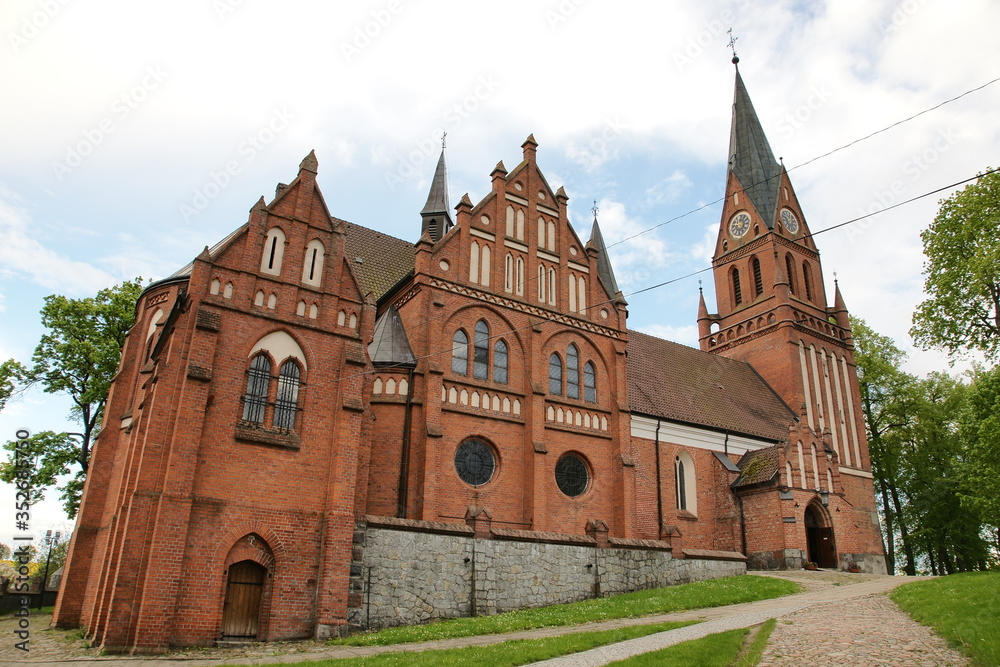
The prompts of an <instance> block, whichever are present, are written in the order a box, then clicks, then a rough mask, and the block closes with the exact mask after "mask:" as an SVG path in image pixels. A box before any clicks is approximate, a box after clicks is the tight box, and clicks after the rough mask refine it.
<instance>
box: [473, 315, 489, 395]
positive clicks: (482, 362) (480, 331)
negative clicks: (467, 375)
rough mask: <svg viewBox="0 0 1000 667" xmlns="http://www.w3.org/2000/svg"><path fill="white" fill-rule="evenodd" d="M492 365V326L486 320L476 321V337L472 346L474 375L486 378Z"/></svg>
mask: <svg viewBox="0 0 1000 667" xmlns="http://www.w3.org/2000/svg"><path fill="white" fill-rule="evenodd" d="M489 366H490V326H489V325H488V324H486V321H485V320H479V321H478V322H476V338H475V343H474V344H473V346H472V377H474V378H476V379H478V380H485V379H486V378H487V373H488V371H489Z"/></svg>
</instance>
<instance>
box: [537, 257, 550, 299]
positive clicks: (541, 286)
mask: <svg viewBox="0 0 1000 667" xmlns="http://www.w3.org/2000/svg"><path fill="white" fill-rule="evenodd" d="M547 282H548V279H547V278H546V276H545V266H544V265H542V264H539V265H538V303H545V285H546V283H547Z"/></svg>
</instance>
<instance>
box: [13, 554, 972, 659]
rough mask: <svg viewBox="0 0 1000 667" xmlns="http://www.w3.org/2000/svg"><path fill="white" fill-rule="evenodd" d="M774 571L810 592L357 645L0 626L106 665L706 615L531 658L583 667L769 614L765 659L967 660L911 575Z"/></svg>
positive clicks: (41, 647) (371, 651)
mask: <svg viewBox="0 0 1000 667" xmlns="http://www.w3.org/2000/svg"><path fill="white" fill-rule="evenodd" d="M755 574H761V573H755ZM772 576H781V577H783V578H789V579H793V580H795V581H798V582H800V583H803V584H804V585H805V586H806V588H807V590H806V591H805V592H803V593H799V594H797V595H791V596H787V597H784V598H777V599H774V600H762V601H760V602H751V603H747V604H741V605H730V606H728V607H717V608H713V609H699V610H696V611H689V612H680V613H675V614H664V615H660V616H653V617H644V618H638V619H619V620H615V621H604V622H600V623H589V624H586V625H582V626H572V627H568V628H541V629H537V630H527V631H522V632H512V633H507V634H503V635H483V636H479V637H464V638H461V639H446V640H439V641H431V642H423V643H421V644H405V645H397V646H378V647H354V646H326V645H324V644H322V643H318V642H285V643H272V644H259V645H256V646H253V647H250V648H247V649H244V650H234V649H203V650H202V649H199V650H192V651H184V652H179V653H171V654H169V655H167V656H162V657H160V656H155V657H154V656H149V657H144V658H138V657H130V656H98V655H96V652H94V651H92V650H86V649H83V648H81V647H80V646H79V644H80V642H79V640H76V641H75V642H74V641H73V639H72V636H67V634H66V633H62V632H59V631H48V630H44V629H36V628H44V619H45V617H36V618H35V619H33V621H34V623H33V629H32V643H31V646H32V650H31V652H30V653H29V654H27V655H25V654H24V653H23V652H20V651H16V652H15V651H13V650H12V647H11V646H9V644H10V643H11V642H10V641H9V638H10V634H9V631H8V628H6V624H7V623H9V621H4V622H2V623H0V626H3V627H0V631H2V636H4V637H6V638H7V639H6V640H4V641H3V645H2V646H0V664H4V665H6V664H12V663H18V664H21V663H28V664H31V665H35V666H42V665H45V666H51V667H57V666H58V667H67V666H75V667H90V666H91V665H92V663H105V664H106V665H107V667H140V665H146V666H148V665H149V664H150V663H153V664H154V665H156V666H157V667H167V666H171V667H181V666H184V667H218V666H219V665H221V664H231V665H262V664H280V663H292V662H299V661H302V660H320V659H327V658H348V657H356V656H363V655H375V654H378V653H385V652H399V651H427V650H434V649H442V648H459V647H464V646H476V645H486V644H493V643H497V642H502V641H509V640H512V639H537V638H541V637H552V636H556V635H563V634H569V633H574V632H587V631H591V630H605V629H611V628H618V627H625V626H632V625H645V624H649V623H659V622H662V621H681V620H693V619H697V620H704V621H705V622H704V623H699V624H697V625H692V626H688V627H685V628H679V629H677V630H670V631H667V632H661V633H657V634H655V635H648V636H646V637H640V638H638V639H632V640H629V641H625V642H621V643H618V644H612V645H609V646H604V647H600V648H596V649H592V650H590V651H585V652H583V653H575V654H573V655H571V656H566V657H563V658H557V659H555V660H549V661H545V662H543V663H536V664H543V665H559V664H563V665H574V667H585V666H589V665H605V664H608V663H610V662H614V661H616V660H622V659H625V658H628V657H631V656H633V655H638V654H640V653H647V652H649V651H655V650H659V649H661V648H666V647H667V646H671V645H673V644H676V643H679V642H682V641H687V640H689V639H697V638H699V637H703V636H705V635H708V634H712V633H716V632H723V631H725V630H730V629H734V628H743V627H750V626H753V625H757V624H758V623H762V622H763V621H765V620H767V619H768V618H778V619H780V620H779V623H778V627H777V628H776V629H775V632H774V634H773V635H772V638H771V641H770V642H769V644H768V649H767V652H766V653H765V656H764V662H763V663H762V664H763V665H801V664H809V665H852V666H853V665H864V666H868V665H872V666H875V665H893V666H896V665H966V664H967V662H966V661H965V659H964V658H962V657H961V656H960V655H958V654H957V653H954V652H952V651H950V650H949V649H947V648H946V647H945V645H944V642H943V640H940V639H938V638H937V637H935V636H934V635H932V634H931V633H930V631H929V630H927V629H926V628H924V627H922V626H920V625H918V624H917V623H915V622H914V621H912V620H911V619H910V618H909V617H908V616H907V615H906V614H904V613H903V612H901V611H899V610H898V609H897V608H896V606H895V605H894V604H893V603H892V602H891V601H889V600H888V599H886V598H885V596H884V595H881V594H882V593H885V592H886V591H888V590H891V589H892V588H895V587H896V586H898V585H900V584H902V583H906V582H908V581H913V580H915V579H919V578H917V577H877V576H874V575H850V574H846V573H835V572H822V571H821V572H818V573H811V572H810V573H807V572H782V573H780V574H778V573H772ZM852 582H857V583H852ZM832 619H835V620H832ZM11 629H13V628H11ZM94 667H97V666H96V665H95V666H94ZM101 667H104V665H101Z"/></svg>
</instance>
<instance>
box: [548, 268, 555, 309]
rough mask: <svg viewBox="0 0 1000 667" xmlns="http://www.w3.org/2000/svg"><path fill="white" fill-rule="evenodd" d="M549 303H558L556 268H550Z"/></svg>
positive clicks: (551, 304) (552, 304)
mask: <svg viewBox="0 0 1000 667" xmlns="http://www.w3.org/2000/svg"><path fill="white" fill-rule="evenodd" d="M549 305H550V306H554V305H556V270H555V269H554V268H551V267H550V268H549Z"/></svg>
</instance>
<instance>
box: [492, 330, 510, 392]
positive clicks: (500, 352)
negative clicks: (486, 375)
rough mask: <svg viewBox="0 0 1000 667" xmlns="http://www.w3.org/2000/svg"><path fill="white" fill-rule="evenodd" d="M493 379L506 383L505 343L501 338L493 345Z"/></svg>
mask: <svg viewBox="0 0 1000 667" xmlns="http://www.w3.org/2000/svg"><path fill="white" fill-rule="evenodd" d="M493 381H494V382H499V383H500V384H507V343H505V342H503V341H502V340H498V341H497V343H496V345H494V346H493Z"/></svg>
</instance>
